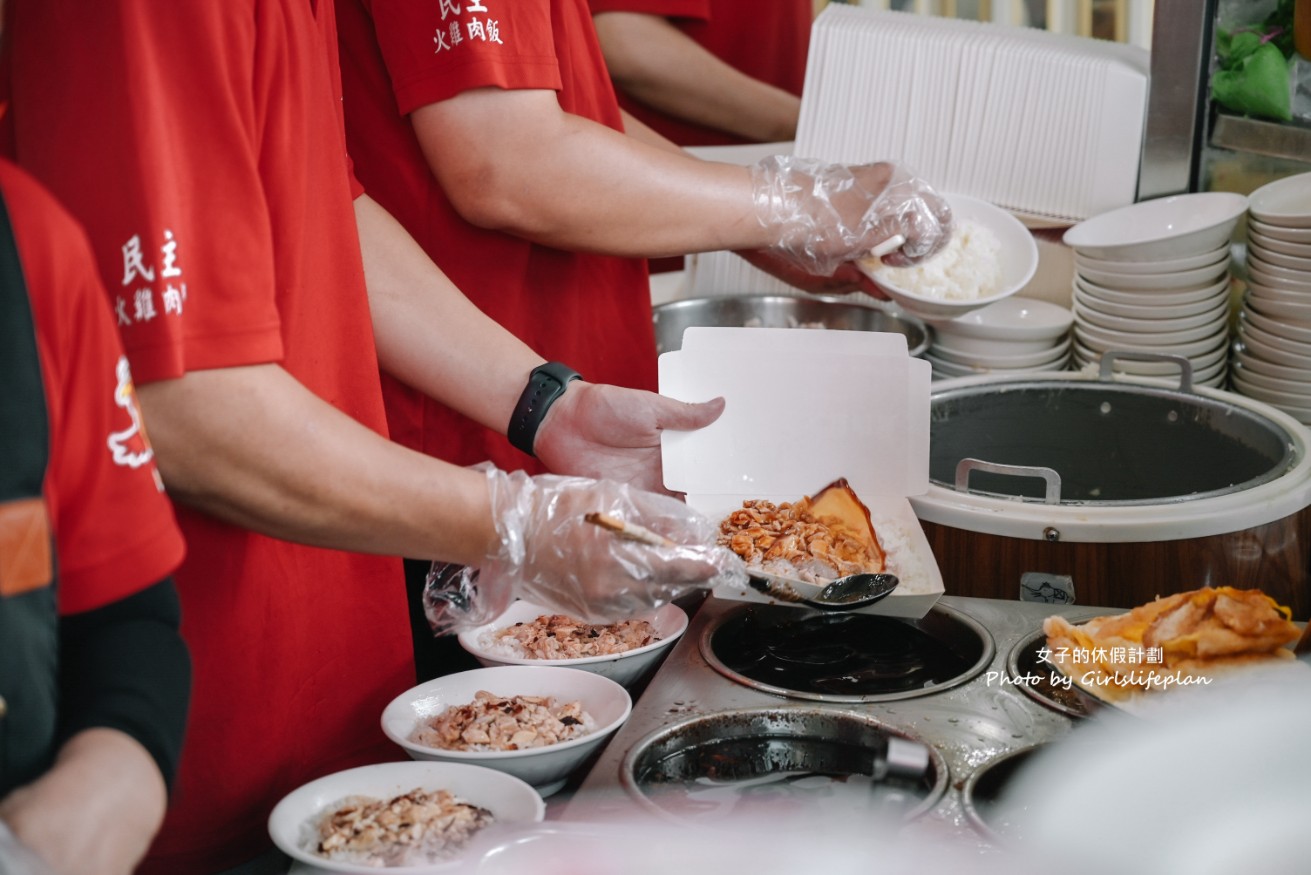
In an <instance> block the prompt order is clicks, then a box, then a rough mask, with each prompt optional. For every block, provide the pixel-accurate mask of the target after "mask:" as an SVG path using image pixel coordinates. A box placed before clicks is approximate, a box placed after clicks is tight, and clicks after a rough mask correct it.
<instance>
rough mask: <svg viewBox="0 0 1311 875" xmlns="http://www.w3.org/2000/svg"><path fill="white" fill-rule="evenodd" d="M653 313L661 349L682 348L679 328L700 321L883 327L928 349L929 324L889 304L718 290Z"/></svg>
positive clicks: (914, 350) (916, 348) (914, 349)
mask: <svg viewBox="0 0 1311 875" xmlns="http://www.w3.org/2000/svg"><path fill="white" fill-rule="evenodd" d="M654 314H655V316H654V318H655V334H656V348H657V350H659V351H660V352H670V351H671V350H675V349H681V348H682V345H683V331H684V330H686V329H688V328H692V327H703V326H709V327H728V328H740V327H744V326H748V327H761V328H830V329H844V330H848V331H888V332H894V333H896V334H902V335H905V337H906V346H907V347H909V349H910V354H911V355H912V356H919V355H922V354H923V353H924V351H925V350H926V349H928V348H929V329H928V327H927V326H926V325H925V324H924V322H923V321H921V320H920V319H919V318H918V317H915V316H912V315H911V314H909V313H907V312H905V311H904V310H902V309H901V308H899V307H897V306H895V305H892V304H888V305H879V304H858V303H855V302H852V301H847V300H844V299H842V298H825V297H797V298H790V297H787V296H784V295H722V296H719V295H717V296H714V297H709V298H688V299H686V300H683V301H673V302H671V303H668V304H661V305H660V306H658V307H656V308H655V310H654Z"/></svg>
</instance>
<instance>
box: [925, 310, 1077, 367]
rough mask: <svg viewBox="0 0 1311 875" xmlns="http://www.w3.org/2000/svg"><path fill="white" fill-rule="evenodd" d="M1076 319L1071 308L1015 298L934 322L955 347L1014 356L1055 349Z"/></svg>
mask: <svg viewBox="0 0 1311 875" xmlns="http://www.w3.org/2000/svg"><path fill="white" fill-rule="evenodd" d="M1073 322H1074V316H1073V314H1072V313H1070V309H1069V308H1068V307H1062V306H1060V305H1058V304H1053V303H1050V302H1048V301H1039V300H1036V299H1033V298H1022V297H1013V298H1006V299H1005V300H1002V301H998V302H997V303H995V304H989V305H988V306H986V307H981V308H979V309H978V310H972V311H970V312H969V313H966V314H965V315H963V316H958V317H956V318H955V319H938V320H934V321H932V322H931V323H930V325H931V326H932V328H933V333H934V337H935V338H936V339H937V340H938V341H939V342H942V343H946V344H947V345H949V346H950V347H951V348H952V349H956V350H960V351H962V352H982V353H985V354H995V355H1014V354H1019V353H1025V352H1038V351H1040V350H1044V349H1049V348H1051V347H1052V346H1053V345H1054V344H1056V343H1057V342H1058V341H1059V340H1060V338H1062V337H1064V336H1065V335H1066V334H1067V333H1069V330H1070V326H1071V325H1072V324H1073Z"/></svg>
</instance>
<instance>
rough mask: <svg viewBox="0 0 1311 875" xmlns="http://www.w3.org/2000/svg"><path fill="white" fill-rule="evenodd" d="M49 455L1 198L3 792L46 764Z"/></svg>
mask: <svg viewBox="0 0 1311 875" xmlns="http://www.w3.org/2000/svg"><path fill="white" fill-rule="evenodd" d="M49 456H50V423H49V420H48V418H47V414H46V406H45V392H44V390H43V387H42V382H41V363H40V359H39V358H38V356H37V344H36V328H35V326H34V324H33V321H32V308H31V304H30V302H29V301H28V297H27V284H26V283H25V282H24V280H23V267H22V263H21V262H20V261H19V258H18V247H17V245H16V244H15V242H14V233H13V228H12V226H11V225H10V222H9V213H8V210H6V209H5V206H4V200H3V198H0V797H3V796H4V795H5V794H6V793H8V792H9V791H10V790H11V789H13V788H14V787H16V786H20V785H22V784H26V783H28V782H30V781H31V780H33V779H34V778H36V777H37V776H39V775H40V774H41V773H42V772H44V771H45V770H46V769H47V768H49V766H50V764H51V762H52V760H53V757H54V753H55V738H56V736H55V732H56V721H57V716H58V703H59V695H58V694H59V690H58V668H59V664H58V646H59V639H58V622H59V621H58V616H57V610H56V603H55V569H54V547H53V541H52V538H51V534H50V524H49V515H48V513H47V512H46V506H45V501H44V499H43V497H42V483H43V481H44V479H45V472H46V466H47V464H48V462H49Z"/></svg>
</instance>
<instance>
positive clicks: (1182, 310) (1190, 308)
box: [1074, 285, 1229, 319]
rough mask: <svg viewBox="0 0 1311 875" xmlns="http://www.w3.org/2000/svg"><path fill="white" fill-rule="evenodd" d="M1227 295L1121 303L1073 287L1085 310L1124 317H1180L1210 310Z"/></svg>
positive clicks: (1075, 295) (1075, 297) (1141, 297)
mask: <svg viewBox="0 0 1311 875" xmlns="http://www.w3.org/2000/svg"><path fill="white" fill-rule="evenodd" d="M1228 297H1229V296H1228V295H1226V294H1223V293H1222V294H1219V295H1212V296H1211V297H1209V298H1199V299H1197V300H1195V301H1187V302H1185V303H1182V304H1176V303H1172V302H1171V301H1169V300H1160V299H1154V298H1151V297H1148V296H1139V298H1138V299H1137V302H1136V303H1133V304H1122V303H1120V302H1119V301H1112V300H1107V299H1104V298H1099V297H1096V296H1095V295H1091V294H1089V293H1087V292H1085V291H1083V290H1081V289H1080V288H1079V287H1078V286H1077V285H1076V286H1075V287H1074V303H1076V304H1078V305H1079V306H1081V307H1082V308H1084V309H1085V310H1095V311H1097V312H1098V313H1105V314H1106V315H1107V316H1120V317H1122V318H1125V319H1182V318H1185V317H1188V316H1196V315H1197V314H1199V313H1207V312H1210V311H1211V310H1214V309H1215V308H1216V307H1218V306H1220V305H1221V304H1222V303H1224V302H1225V301H1226V300H1227V299H1228Z"/></svg>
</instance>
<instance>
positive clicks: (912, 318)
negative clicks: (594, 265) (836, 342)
mask: <svg viewBox="0 0 1311 875" xmlns="http://www.w3.org/2000/svg"><path fill="white" fill-rule="evenodd" d="M725 300H728V301H743V300H752V301H755V300H759V301H762V302H766V303H770V304H775V303H779V304H781V303H783V302H796V301H806V302H810V301H817V302H819V303H821V304H840V305H842V306H844V307H853V308H860V309H862V310H873V311H875V312H878V313H883V314H885V315H887V316H889V317H891V318H893V319H896V320H898V321H901V322H905V323H907V324H908V325H910V326H911V327H913V328H916V329H918V330H919V332H920V342H919V343H917V344H915V345H914V346H910V343H909V339H908V340H907V344H906V345H907V347H908V348H909V353H910V357H911V358H919V357H920V356H922V355H924V353H925V352H927V351H928V349H929V347H930V346H931V345H932V343H933V331H932V329H931V328H930V327H929V324H928V323H927V322H925V321H924V320H923V319H921V318H920V317H919V316H916V315H915V314H914V313H912V312H910V311H909V310H906V309H903V308H902V307H900V306H898V305H896V304H894V303H892V302H891V301H849V300H847V299H846V298H844V297H842V296H840V295H752V294H747V293H742V294H733V295H702V296H700V297H696V298H679V299H678V300H675V301H666V302H665V303H663V304H657V305H656V306H654V307H652V308H651V314H652V318H653V319H654V318H656V317H658V316H659V315H660V314H661V313H665V312H669V313H673V312H676V311H678V310H691V309H693V306H694V305H698V304H705V303H707V302H710V301H725Z"/></svg>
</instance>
